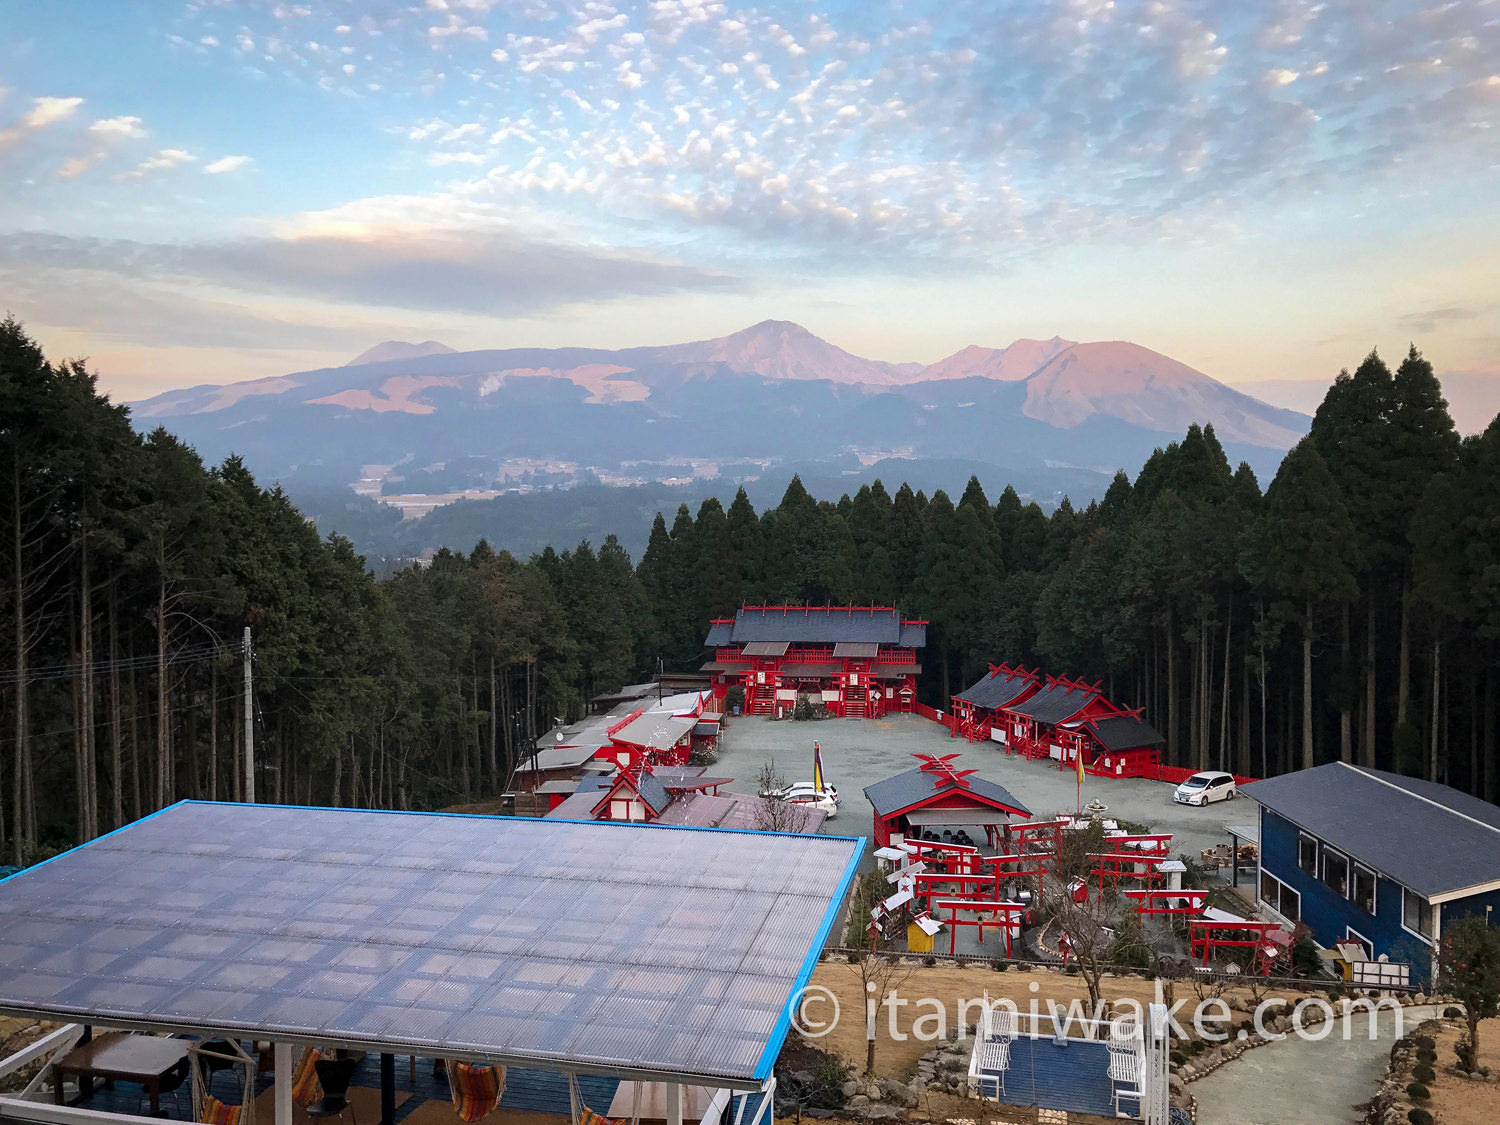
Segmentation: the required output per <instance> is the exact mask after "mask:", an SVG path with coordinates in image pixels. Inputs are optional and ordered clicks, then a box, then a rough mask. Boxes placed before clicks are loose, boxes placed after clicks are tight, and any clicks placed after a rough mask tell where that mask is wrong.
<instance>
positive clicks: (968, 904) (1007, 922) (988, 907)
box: [932, 898, 1026, 957]
mask: <svg viewBox="0 0 1500 1125" xmlns="http://www.w3.org/2000/svg"><path fill="white" fill-rule="evenodd" d="M932 909H933V910H946V911H948V915H949V916H948V917H947V918H943V919H941V921H942V922H943V923H944V924H945V925H947V926H948V927H950V928H949V930H948V952H949V954H950V955H951V954H954V953H956V952H957V951H958V927H959V926H977V927H978V928H979V940H980V942H981V943H982V942H983V941H984V928H985V926H987V925H988V926H999V927H1000V928H1001V929H1002V930H1004V931H1005V955H1006V956H1007V957H1009V956H1010V952H1011V945H1010V939H1011V931H1012V930H1014V931H1015V933H1016V934H1017V935H1018V936H1019V934H1020V932H1021V917H1022V915H1024V914H1025V913H1026V904H1025V903H1022V902H983V901H978V900H975V899H968V898H938V899H934V900H933V901H932ZM961 910H963V911H971V912H973V913H975V914H977V915H979V917H976V918H960V917H959V916H958V912H959V911H961ZM985 914H989V915H992V916H994V915H999V919H998V920H996V919H995V918H994V917H992V918H991V920H990V921H988V922H986V921H985V920H984V917H983V916H984V915H985Z"/></svg>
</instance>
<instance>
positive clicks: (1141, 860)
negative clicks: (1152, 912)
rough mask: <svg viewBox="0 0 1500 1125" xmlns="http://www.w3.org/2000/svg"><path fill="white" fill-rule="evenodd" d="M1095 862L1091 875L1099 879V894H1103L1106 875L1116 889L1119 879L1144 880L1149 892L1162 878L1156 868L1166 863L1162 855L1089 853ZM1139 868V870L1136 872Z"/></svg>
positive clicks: (1165, 858)
mask: <svg viewBox="0 0 1500 1125" xmlns="http://www.w3.org/2000/svg"><path fill="white" fill-rule="evenodd" d="M1089 858H1090V859H1092V860H1095V861H1096V862H1095V864H1094V871H1093V873H1094V874H1095V875H1096V876H1098V878H1099V894H1100V895H1101V896H1102V895H1103V894H1104V877H1105V876H1106V875H1108V876H1109V877H1110V880H1111V881H1112V882H1113V883H1114V885H1115V886H1116V887H1118V886H1119V885H1120V880H1121V879H1144V880H1145V883H1146V889H1147V890H1150V889H1151V888H1152V887H1153V886H1155V885H1156V881H1157V880H1158V879H1160V878H1162V874H1161V872H1160V871H1159V870H1158V868H1159V867H1160V866H1161V864H1163V863H1165V862H1166V861H1167V857H1166V856H1162V855H1143V854H1141V853H1140V852H1090V853H1089ZM1136 868H1140V870H1136Z"/></svg>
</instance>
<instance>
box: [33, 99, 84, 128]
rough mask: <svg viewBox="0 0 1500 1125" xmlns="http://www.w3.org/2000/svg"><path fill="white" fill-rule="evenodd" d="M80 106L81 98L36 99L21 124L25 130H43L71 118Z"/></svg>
mask: <svg viewBox="0 0 1500 1125" xmlns="http://www.w3.org/2000/svg"><path fill="white" fill-rule="evenodd" d="M82 104H83V99H82V98H37V99H36V100H35V101H34V102H32V103H31V109H30V110H29V111H28V112H27V114H26V116H25V117H23V118H21V124H22V125H23V126H24V127H25V128H27V129H45V128H47V127H48V126H49V125H56V124H57V123H58V122H59V121H66V120H67V119H68V118H70V117H72V116H73V113H74V111H75V110H77V109H78V107H79V106H81V105H82Z"/></svg>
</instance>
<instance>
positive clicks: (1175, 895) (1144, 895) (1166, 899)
mask: <svg viewBox="0 0 1500 1125" xmlns="http://www.w3.org/2000/svg"><path fill="white" fill-rule="evenodd" d="M1120 893H1121V894H1123V895H1124V896H1125V897H1126V898H1129V899H1134V900H1135V913H1136V916H1137V917H1138V918H1142V919H1145V918H1155V917H1164V916H1168V915H1176V916H1179V917H1183V918H1192V917H1195V916H1197V915H1198V914H1199V913H1201V912H1202V910H1203V907H1204V906H1205V905H1206V904H1207V903H1208V891H1206V890H1199V889H1195V888H1183V889H1182V890H1176V891H1172V890H1156V891H1151V890H1134V889H1131V890H1126V891H1121V892H1120ZM1176 899H1181V900H1182V904H1181V905H1180V906H1172V905H1170V904H1171V903H1172V902H1173V900H1176ZM1158 902H1162V903H1166V904H1167V905H1164V906H1157V905H1156V904H1157V903H1158Z"/></svg>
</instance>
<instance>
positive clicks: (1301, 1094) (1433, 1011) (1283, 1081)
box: [1190, 1007, 1441, 1125]
mask: <svg viewBox="0 0 1500 1125" xmlns="http://www.w3.org/2000/svg"><path fill="white" fill-rule="evenodd" d="M1440 1014H1441V1009H1439V1008H1432V1007H1426V1008H1407V1009H1406V1010H1405V1011H1404V1012H1402V1013H1401V1016H1402V1020H1401V1022H1402V1024H1403V1026H1404V1027H1405V1028H1406V1029H1407V1030H1410V1029H1411V1028H1414V1027H1416V1025H1417V1024H1419V1023H1421V1022H1422V1021H1423V1020H1428V1019H1432V1018H1434V1017H1435V1016H1438V1015H1440ZM1319 1030H1321V1029H1319ZM1346 1030H1347V1031H1348V1033H1349V1034H1348V1038H1345V1031H1346ZM1375 1033H1376V1038H1375V1039H1374V1040H1373V1041H1372V1040H1371V1039H1370V1017H1369V1014H1368V1013H1363V1012H1361V1013H1356V1014H1355V1015H1353V1016H1346V1017H1345V1018H1344V1019H1342V1020H1340V1021H1339V1022H1338V1023H1337V1024H1336V1025H1335V1027H1334V1029H1333V1031H1332V1032H1331V1033H1330V1034H1329V1035H1328V1037H1327V1038H1326V1039H1323V1040H1319V1041H1317V1042H1306V1041H1303V1040H1299V1039H1283V1040H1281V1041H1280V1042H1278V1043H1270V1044H1268V1045H1266V1046H1264V1047H1258V1048H1256V1049H1255V1050H1253V1051H1248V1052H1246V1053H1245V1054H1243V1055H1241V1056H1240V1057H1239V1058H1238V1059H1236V1060H1235V1061H1234V1062H1232V1063H1230V1064H1229V1065H1227V1066H1223V1067H1220V1068H1219V1069H1218V1070H1216V1071H1214V1072H1213V1073H1212V1074H1210V1075H1209V1076H1208V1077H1207V1078H1204V1079H1201V1080H1200V1081H1198V1082H1194V1083H1193V1085H1192V1086H1191V1087H1190V1089H1191V1090H1192V1091H1193V1094H1194V1095H1195V1096H1196V1097H1197V1099H1198V1125H1301V1123H1303V1122H1306V1123H1309V1125H1313V1123H1316V1125H1342V1123H1345V1122H1348V1123H1351V1125H1352V1123H1355V1122H1359V1121H1362V1120H1363V1116H1362V1115H1361V1113H1360V1112H1359V1111H1358V1110H1356V1109H1355V1108H1354V1107H1355V1106H1356V1105H1359V1104H1360V1103H1361V1102H1366V1101H1369V1099H1370V1098H1372V1097H1374V1096H1375V1091H1376V1089H1377V1088H1378V1087H1379V1086H1380V1080H1381V1079H1382V1078H1383V1077H1385V1070H1386V1064H1387V1063H1388V1062H1389V1061H1390V1052H1391V1043H1392V1042H1393V1041H1394V1040H1395V1039H1396V1038H1397V1034H1396V1014H1395V1013H1394V1012H1388V1011H1385V1012H1381V1013H1380V1016H1379V1018H1378V1019H1377V1021H1376V1025H1375Z"/></svg>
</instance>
